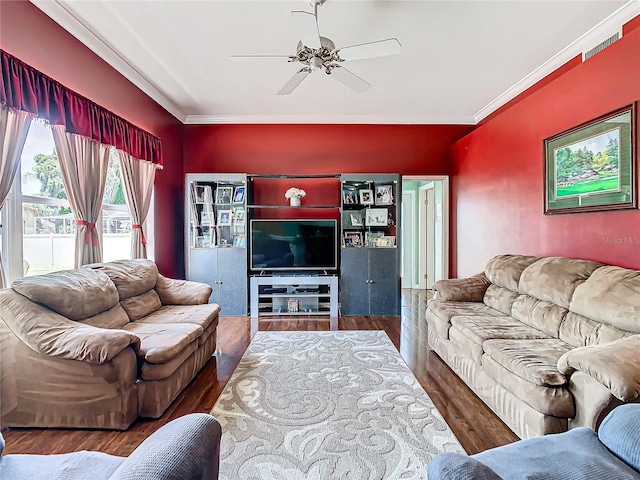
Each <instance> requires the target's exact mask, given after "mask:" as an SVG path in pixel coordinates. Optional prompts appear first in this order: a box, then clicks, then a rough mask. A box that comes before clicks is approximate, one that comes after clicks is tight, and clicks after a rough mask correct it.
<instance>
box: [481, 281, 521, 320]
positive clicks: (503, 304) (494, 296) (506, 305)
mask: <svg viewBox="0 0 640 480" xmlns="http://www.w3.org/2000/svg"><path fill="white" fill-rule="evenodd" d="M516 298H518V293H517V292H512V291H511V290H509V289H508V288H504V287H499V286H498V285H489V288H487V290H486V291H485V292H484V299H483V300H482V301H483V302H484V303H485V305H487V306H488V307H491V308H494V309H496V310H498V311H499V312H501V313H504V314H505V315H511V308H512V307H513V302H515V300H516Z"/></svg>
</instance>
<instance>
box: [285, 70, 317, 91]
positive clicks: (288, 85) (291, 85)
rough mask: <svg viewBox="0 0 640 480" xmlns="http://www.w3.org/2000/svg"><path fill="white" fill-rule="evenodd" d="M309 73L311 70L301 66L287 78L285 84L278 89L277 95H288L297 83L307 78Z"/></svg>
mask: <svg viewBox="0 0 640 480" xmlns="http://www.w3.org/2000/svg"><path fill="white" fill-rule="evenodd" d="M310 73H311V70H309V69H308V68H303V69H302V70H300V71H299V72H297V73H296V74H295V75H294V76H293V77H291V78H290V79H289V81H288V82H287V83H286V84H285V86H284V87H282V88H281V89H280V91H279V92H278V95H289V94H290V93H291V92H293V91H294V90H295V89H296V88H297V86H298V85H300V84H301V83H302V81H303V80H304V79H305V78H307V75H309V74H310Z"/></svg>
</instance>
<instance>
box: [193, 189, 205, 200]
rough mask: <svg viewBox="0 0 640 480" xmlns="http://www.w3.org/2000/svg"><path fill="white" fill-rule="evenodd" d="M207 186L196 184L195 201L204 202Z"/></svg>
mask: <svg viewBox="0 0 640 480" xmlns="http://www.w3.org/2000/svg"><path fill="white" fill-rule="evenodd" d="M205 191H206V187H205V186H204V185H196V188H195V196H196V198H195V203H204V200H205Z"/></svg>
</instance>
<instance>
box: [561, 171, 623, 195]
mask: <svg viewBox="0 0 640 480" xmlns="http://www.w3.org/2000/svg"><path fill="white" fill-rule="evenodd" d="M619 189H620V177H618V175H615V174H614V175H611V176H609V177H607V178H600V179H598V180H590V181H586V182H582V183H576V184H575V185H569V186H567V187H558V188H556V197H568V196H571V195H583V194H585V193H594V192H602V191H605V190H614V191H615V190H619Z"/></svg>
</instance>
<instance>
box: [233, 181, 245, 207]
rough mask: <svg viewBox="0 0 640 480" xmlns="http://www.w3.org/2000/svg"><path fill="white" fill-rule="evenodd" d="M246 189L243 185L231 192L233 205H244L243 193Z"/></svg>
mask: <svg viewBox="0 0 640 480" xmlns="http://www.w3.org/2000/svg"><path fill="white" fill-rule="evenodd" d="M245 190H246V187H245V186H244V185H242V186H240V187H236V189H235V190H234V191H233V203H244V192H245Z"/></svg>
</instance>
